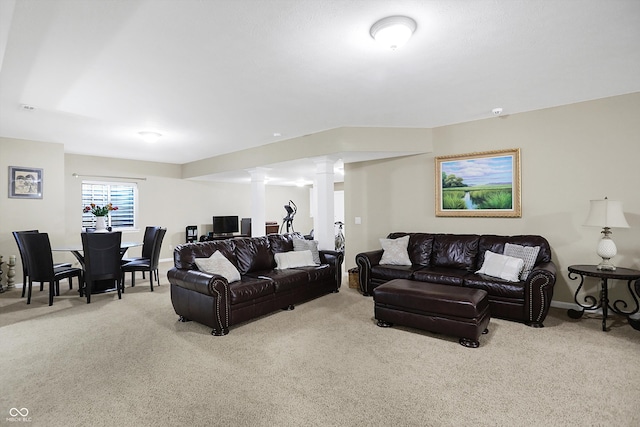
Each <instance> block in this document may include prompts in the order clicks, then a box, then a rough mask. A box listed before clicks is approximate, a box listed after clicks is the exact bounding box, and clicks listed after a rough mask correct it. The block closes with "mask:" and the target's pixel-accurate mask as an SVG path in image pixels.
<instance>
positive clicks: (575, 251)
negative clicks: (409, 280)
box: [345, 93, 640, 302]
mask: <svg viewBox="0 0 640 427" xmlns="http://www.w3.org/2000/svg"><path fill="white" fill-rule="evenodd" d="M639 117H640V94H638V93H636V94H632V95H626V96H619V97H613V98H607V99H601V100H597V101H591V102H584V103H579V104H573V105H569V106H562V107H557V108H550V109H544V110H539V111H534V112H529V113H523V114H515V115H512V116H505V117H500V118H491V119H487V120H481V121H475V122H469V123H464V124H458V125H452V126H446V127H441V128H436V129H433V146H434V153H433V154H432V155H431V154H429V155H418V156H412V157H405V158H399V159H391V160H381V161H375V162H367V163H358V164H350V165H346V167H345V211H346V228H347V230H348V232H347V233H346V235H347V236H348V240H347V253H346V263H347V268H349V267H353V266H355V260H354V259H355V255H356V254H357V253H358V252H361V251H366V250H371V249H377V248H379V247H380V244H379V242H378V239H379V238H380V237H384V236H386V235H387V234H388V233H389V232H392V231H425V232H446V233H494V234H507V235H508V234H540V235H542V236H544V237H546V238H547V240H549V243H550V245H551V248H552V250H553V258H554V261H555V262H556V264H557V266H558V282H557V285H556V288H555V295H554V300H558V301H563V302H573V294H574V292H575V289H576V288H577V283H576V282H573V281H570V280H567V267H568V266H569V265H571V264H596V263H598V262H599V258H598V257H597V255H596V254H595V247H596V245H597V242H598V240H599V239H600V230H599V229H597V228H591V227H584V226H582V223H583V222H584V220H585V219H586V216H587V212H588V209H589V200H590V199H601V198H603V197H605V196H608V197H609V198H610V199H614V200H621V201H623V205H624V211H625V216H626V218H627V221H628V222H629V225H630V226H631V228H629V229H615V230H614V233H613V237H614V240H615V242H616V244H617V246H618V256H617V257H616V258H615V259H614V262H615V263H616V264H617V265H620V266H625V267H630V268H636V269H640V191H639V190H638V185H639V183H640V166H639V163H638V161H639V159H640V140H639V135H640V120H639V119H638V118H639ZM507 148H520V149H521V160H522V218H510V219H498V218H440V217H438V218H437V217H435V209H434V197H435V196H434V181H435V177H434V157H435V156H442V155H448V154H464V153H471V152H477V151H490V150H499V149H507ZM355 217H361V218H362V224H361V225H355V224H354V218H355ZM595 285H596V283H595V282H590V284H589V286H595ZM616 288H617V289H618V290H620V291H621V290H622V288H623V287H622V286H618V287H616ZM614 293H615V292H614ZM627 299H628V297H627Z"/></svg>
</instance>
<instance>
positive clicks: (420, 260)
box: [387, 233, 434, 267]
mask: <svg viewBox="0 0 640 427" xmlns="http://www.w3.org/2000/svg"><path fill="white" fill-rule="evenodd" d="M406 235H409V244H408V245H407V252H408V253H409V259H410V260H411V264H416V265H421V266H423V267H429V266H430V265H431V254H432V252H433V237H434V235H433V234H428V233H391V234H389V235H388V236H387V238H389V239H397V238H398V237H403V236H406Z"/></svg>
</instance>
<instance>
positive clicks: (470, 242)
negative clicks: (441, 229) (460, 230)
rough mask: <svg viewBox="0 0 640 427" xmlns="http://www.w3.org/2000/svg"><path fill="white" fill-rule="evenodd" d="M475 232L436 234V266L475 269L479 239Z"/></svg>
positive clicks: (434, 263)
mask: <svg viewBox="0 0 640 427" xmlns="http://www.w3.org/2000/svg"><path fill="white" fill-rule="evenodd" d="M479 238H480V236H478V235H475V234H436V235H435V239H434V242H433V259H432V261H433V263H432V265H433V266H434V267H446V268H460V269H463V270H469V271H475V270H477V268H476V256H477V255H478V241H479Z"/></svg>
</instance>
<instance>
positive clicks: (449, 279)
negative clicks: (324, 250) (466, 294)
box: [356, 233, 556, 327]
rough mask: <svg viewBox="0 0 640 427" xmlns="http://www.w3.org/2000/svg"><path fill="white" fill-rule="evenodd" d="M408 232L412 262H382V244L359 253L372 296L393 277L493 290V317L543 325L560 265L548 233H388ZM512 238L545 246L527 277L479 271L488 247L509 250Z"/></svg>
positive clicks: (363, 285)
mask: <svg viewBox="0 0 640 427" xmlns="http://www.w3.org/2000/svg"><path fill="white" fill-rule="evenodd" d="M407 235H408V236H409V242H408V245H407V252H408V255H409V259H410V263H411V265H386V264H384V265H381V264H380V260H381V258H382V255H383V250H382V249H379V250H375V251H370V252H363V253H360V254H358V255H356V264H357V265H358V267H359V272H360V276H359V287H360V291H361V292H362V293H363V294H364V295H365V296H371V295H372V294H373V289H374V288H376V287H377V286H379V285H381V284H383V283H385V282H388V281H389V280H392V279H409V280H415V281H418V282H430V283H438V284H445V285H451V286H462V287H468V288H477V289H484V290H485V291H487V293H488V294H489V306H490V311H491V316H492V317H499V318H503V319H508V320H514V321H518V322H524V323H525V324H527V325H529V326H533V327H542V326H543V323H542V322H543V321H544V319H545V317H546V316H547V313H548V312H549V307H550V304H551V298H552V296H553V287H554V285H555V281H556V266H555V264H554V263H553V261H552V260H551V249H550V247H549V243H548V242H547V240H546V239H545V238H543V237H541V236H535V235H523V236H496V235H475V234H429V233H391V234H389V236H388V238H389V239H397V238H400V237H404V236H407ZM507 243H510V244H511V245H518V246H519V247H529V248H530V249H535V247H539V248H540V249H539V251H538V253H537V256H536V257H535V262H534V263H533V267H532V270H531V271H530V273H529V274H528V276H527V277H526V279H525V280H518V281H506V280H502V279H500V278H497V277H492V276H488V275H485V274H478V273H476V272H477V271H478V270H480V269H481V267H482V266H483V262H484V259H485V252H486V251H491V252H493V253H497V254H503V251H504V249H505V245H506V244H507Z"/></svg>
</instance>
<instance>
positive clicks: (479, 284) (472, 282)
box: [464, 274, 525, 315]
mask: <svg viewBox="0 0 640 427" xmlns="http://www.w3.org/2000/svg"><path fill="white" fill-rule="evenodd" d="M464 286H466V287H468V288H476V289H484V290H485V291H487V293H488V294H489V297H496V298H499V299H509V300H519V301H523V300H524V287H525V282H522V281H520V282H507V281H506V280H502V279H498V278H495V277H489V276H482V275H480V274H469V275H467V276H466V277H465V278H464ZM492 315H493V313H492Z"/></svg>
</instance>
